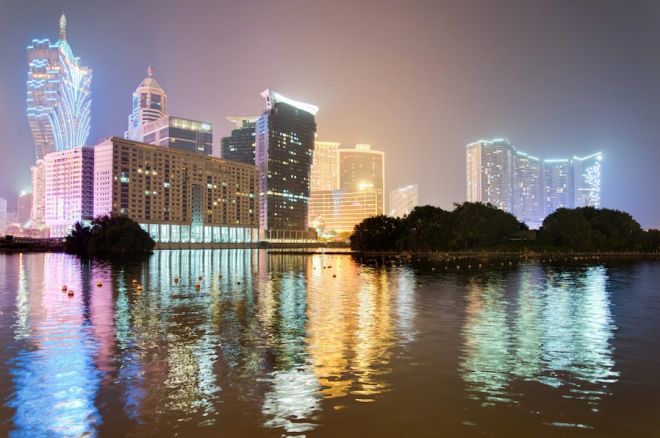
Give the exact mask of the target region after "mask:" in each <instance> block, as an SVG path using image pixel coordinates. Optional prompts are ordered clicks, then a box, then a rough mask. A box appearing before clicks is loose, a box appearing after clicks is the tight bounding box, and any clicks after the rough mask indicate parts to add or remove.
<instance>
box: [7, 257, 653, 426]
mask: <svg viewBox="0 0 660 438" xmlns="http://www.w3.org/2000/svg"><path fill="white" fill-rule="evenodd" d="M328 265H329V266H331V267H330V268H323V266H328ZM443 266H444V265H438V266H437V269H436V270H435V271H434V270H432V269H431V265H429V264H425V265H423V266H422V265H420V266H411V265H405V264H397V265H395V266H392V264H390V263H388V264H387V265H386V266H380V267H379V266H375V265H371V266H369V265H360V264H359V263H357V262H356V261H355V260H353V259H352V258H351V257H350V256H343V255H342V256H324V255H314V256H304V255H283V254H278V255H267V254H266V253H265V252H258V251H248V250H222V251H219V250H215V251H211V250H209V251H161V252H156V253H155V254H154V255H152V256H151V257H150V258H149V259H148V260H146V261H143V262H134V263H125V264H108V263H101V262H93V263H89V262H80V261H79V260H78V259H77V258H75V257H72V256H68V255H64V254H24V255H20V254H17V255H0V312H1V314H0V396H1V399H2V401H3V402H2V407H1V408H0V431H2V432H3V434H6V433H9V434H13V435H15V436H30V437H33V436H81V435H87V436H95V435H99V436H122V435H129V436H140V435H158V436H172V435H179V436H191V435H195V436H217V435H219V434H222V435H224V436H273V437H279V436H303V435H304V436H310V437H326V436H327V437H332V436H440V435H446V436H456V435H464V436H492V435H514V434H515V435H517V436H555V435H557V436H558V435H566V434H568V435H571V436H657V435H658V426H659V425H660V420H658V419H659V418H660V402H659V400H660V396H659V395H658V394H660V377H659V375H658V373H659V372H660V339H659V337H660V286H659V285H660V264H659V263H653V262H639V263H635V264H625V265H605V264H596V265H571V266H565V267H559V266H548V265H544V264H541V263H531V262H530V263H525V264H514V265H513V266H511V267H509V266H505V267H500V266H499V264H498V265H496V266H495V267H492V268H491V267H486V268H484V269H481V270H479V269H475V268H473V269H472V270H471V271H468V270H467V269H465V267H463V269H462V270H461V271H459V272H456V270H455V267H452V269H451V270H449V271H444V268H443ZM218 274H221V275H222V277H221V278H220V277H219V276H218ZM200 276H202V277H203V278H202V280H201V281H200V280H198V277H200ZM175 278H179V279H180V280H179V281H178V282H176V281H175ZM134 279H135V280H138V281H139V283H140V284H141V285H142V286H143V289H142V290H139V289H138V288H137V287H136V286H135V285H134V284H133V280H134ZM98 282H100V286H97V283H98ZM196 283H200V289H199V291H198V290H196V288H195V284H196ZM62 285H67V286H68V287H69V288H71V289H73V290H74V296H73V297H69V296H68V295H67V294H66V293H63V292H62V291H61V287H62Z"/></svg>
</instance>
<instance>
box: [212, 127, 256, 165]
mask: <svg viewBox="0 0 660 438" xmlns="http://www.w3.org/2000/svg"><path fill="white" fill-rule="evenodd" d="M258 118H259V117H227V120H229V121H230V122H232V123H233V124H234V126H235V128H234V129H232V131H231V135H230V136H228V137H223V138H222V139H221V140H220V157H221V158H223V159H225V160H232V161H239V162H241V163H245V164H254V148H255V127H256V121H257V119H258Z"/></svg>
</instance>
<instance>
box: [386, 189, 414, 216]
mask: <svg viewBox="0 0 660 438" xmlns="http://www.w3.org/2000/svg"><path fill="white" fill-rule="evenodd" d="M418 205H419V187H418V186H417V184H410V185H408V186H405V187H399V188H398V189H394V190H390V205H389V207H390V216H393V217H403V216H407V215H408V214H410V212H411V211H412V210H413V208H415V207H417V206H418Z"/></svg>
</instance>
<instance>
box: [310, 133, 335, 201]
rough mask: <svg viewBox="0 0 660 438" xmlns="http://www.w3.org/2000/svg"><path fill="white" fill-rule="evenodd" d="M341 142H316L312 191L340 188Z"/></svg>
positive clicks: (311, 182)
mask: <svg viewBox="0 0 660 438" xmlns="http://www.w3.org/2000/svg"><path fill="white" fill-rule="evenodd" d="M339 146H340V144H339V143H335V142H330V141H316V142H314V154H313V159H312V169H311V181H310V184H311V186H310V187H311V191H312V192H316V191H319V190H337V189H339Z"/></svg>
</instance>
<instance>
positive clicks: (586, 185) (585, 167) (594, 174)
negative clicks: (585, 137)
mask: <svg viewBox="0 0 660 438" xmlns="http://www.w3.org/2000/svg"><path fill="white" fill-rule="evenodd" d="M602 160H603V154H602V153H600V152H596V153H595V154H591V155H588V156H586V157H577V156H576V157H573V184H574V191H573V199H574V202H575V206H576V207H596V208H600V178H601V161H602Z"/></svg>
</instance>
